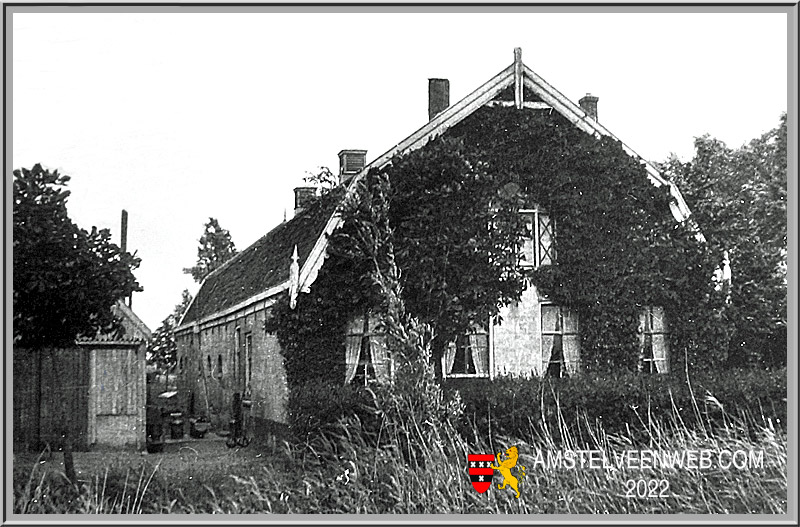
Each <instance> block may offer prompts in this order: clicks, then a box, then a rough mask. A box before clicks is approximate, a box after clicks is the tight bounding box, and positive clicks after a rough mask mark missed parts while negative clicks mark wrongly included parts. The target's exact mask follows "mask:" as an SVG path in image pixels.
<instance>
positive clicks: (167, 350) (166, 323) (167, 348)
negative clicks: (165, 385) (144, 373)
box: [147, 289, 192, 371]
mask: <svg viewBox="0 0 800 527" xmlns="http://www.w3.org/2000/svg"><path fill="white" fill-rule="evenodd" d="M191 302H192V295H191V294H190V293H189V290H188V289H184V290H183V293H182V294H181V302H180V304H177V305H176V306H175V309H173V311H172V313H170V314H169V316H167V318H165V319H164V320H163V321H162V322H161V325H160V326H159V327H158V329H156V330H155V331H154V332H153V338H152V339H151V340H150V343H149V344H148V346H147V360H148V361H149V362H151V363H155V364H156V365H157V366H158V368H159V369H161V370H163V371H166V370H170V369H172V368H174V367H175V363H176V361H177V351H178V346H177V345H176V344H175V328H176V327H177V325H178V323H179V322H180V320H181V317H182V316H183V314H184V313H185V312H186V310H187V309H188V308H189V304H190V303H191Z"/></svg>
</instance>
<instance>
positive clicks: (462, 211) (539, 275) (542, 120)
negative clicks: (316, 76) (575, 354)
mask: <svg viewBox="0 0 800 527" xmlns="http://www.w3.org/2000/svg"><path fill="white" fill-rule="evenodd" d="M378 172H380V173H381V174H382V175H383V176H384V177H377V175H378V174H377V173H378ZM378 181H388V184H389V190H387V195H388V203H389V207H388V211H387V214H388V223H389V227H390V231H391V236H392V244H393V248H394V255H395V258H396V263H397V267H398V268H399V270H400V276H399V280H400V290H401V291H402V295H403V300H404V303H405V306H406V309H407V310H408V313H409V314H411V315H413V316H414V317H416V318H418V319H419V320H420V321H422V322H423V323H425V324H428V325H430V327H432V328H433V332H434V341H433V343H432V349H433V352H434V357H433V359H434V361H433V363H434V365H436V366H437V367H438V366H439V365H440V361H439V360H438V359H439V357H440V354H441V352H442V350H443V349H444V346H445V344H446V342H448V341H451V340H452V339H453V338H455V336H457V335H458V334H461V333H463V332H465V331H467V330H468V329H469V328H470V327H471V326H472V325H473V324H475V323H481V322H483V321H486V320H487V319H488V318H489V317H490V316H497V315H499V314H500V313H501V308H502V307H503V306H505V305H508V304H510V303H513V302H516V301H518V300H519V299H520V297H521V294H522V292H523V291H524V290H525V288H526V287H528V286H529V285H530V284H533V285H535V286H536V287H537V288H538V289H539V290H540V292H541V293H543V294H545V295H547V296H548V297H549V298H550V299H551V300H552V301H553V302H555V303H557V304H561V305H566V306H570V307H571V308H573V309H574V310H576V311H577V312H578V314H579V316H580V320H581V341H582V349H583V351H582V357H583V361H584V364H585V365H586V366H587V367H588V368H590V369H594V370H599V371H602V370H605V369H634V368H635V367H636V364H637V360H638V349H637V346H638V338H637V333H636V330H637V325H638V312H639V310H640V309H641V308H642V306H646V305H659V306H663V307H664V308H665V310H666V313H667V316H668V317H669V320H670V325H671V328H672V332H671V340H672V349H673V351H674V356H675V357H676V358H678V359H679V361H682V360H683V358H686V359H688V360H689V364H700V363H709V362H710V363H715V362H718V361H720V360H722V359H724V356H720V355H721V354H720V353H717V350H718V349H721V348H717V345H718V344H719V343H721V342H723V341H724V339H725V338H727V335H728V332H729V327H728V325H727V323H726V321H725V317H724V310H723V309H722V306H723V302H722V298H721V296H720V295H719V294H717V292H716V291H715V290H714V289H713V286H712V280H711V277H712V274H713V271H714V269H715V267H716V265H717V263H718V262H717V261H715V259H714V258H713V257H712V255H711V254H710V253H709V251H708V250H707V247H706V246H705V245H704V244H703V243H702V242H699V241H698V240H697V238H696V237H695V234H696V233H695V232H694V231H692V229H690V228H689V227H688V226H686V225H682V224H678V223H676V221H675V220H674V218H673V217H672V215H671V213H670V210H669V199H670V198H669V195H668V193H667V190H666V187H665V186H662V187H656V186H654V185H652V184H651V183H650V182H649V180H648V176H647V173H646V170H645V167H644V166H643V164H642V163H641V162H639V161H638V160H636V159H634V158H632V157H630V156H629V155H628V154H627V153H626V152H625V151H624V150H623V148H622V146H621V145H620V144H619V143H618V142H616V141H614V140H612V139H610V138H605V137H604V138H596V137H593V136H591V135H588V134H586V133H584V132H582V131H580V130H578V129H577V128H575V126H574V125H573V124H572V123H570V122H568V121H567V120H566V119H564V118H562V117H561V116H560V115H559V114H551V113H549V112H537V111H532V110H523V111H520V110H517V109H514V108H491V109H490V108H481V109H479V110H478V111H476V112H475V113H474V114H473V115H471V116H470V117H468V118H467V119H465V120H464V121H462V122H461V123H459V124H458V125H456V126H454V127H453V128H451V129H450V130H449V131H448V132H447V134H445V135H444V136H442V137H439V138H436V139H433V140H431V141H429V142H428V143H427V144H426V145H425V146H424V147H422V148H420V149H418V150H415V151H412V152H410V153H406V154H404V155H402V156H398V157H396V158H394V159H393V160H392V161H391V163H389V164H388V165H387V166H385V167H383V168H382V169H380V170H378V169H373V170H372V171H371V172H370V174H369V177H368V179H367V181H366V184H367V186H368V187H369V185H370V184H377V183H376V182H378ZM533 204H537V205H539V206H541V207H544V208H545V209H546V210H547V211H548V212H549V214H550V215H551V217H552V218H554V219H555V222H556V236H555V248H556V253H557V254H558V258H557V262H556V263H555V264H554V265H546V266H542V267H540V268H539V269H537V270H534V271H529V270H525V269H524V268H521V267H519V266H518V265H517V258H518V256H517V252H518V249H519V247H520V246H521V243H522V241H523V237H524V236H525V234H526V233H525V229H524V225H523V224H522V221H521V218H520V215H519V214H518V211H519V209H520V208H525V207H529V206H531V205H533ZM363 206H364V207H369V203H364V204H363ZM358 210H359V209H358V208H351V209H349V210H348V209H346V208H345V209H343V211H342V217H343V219H344V220H345V221H344V226H343V227H342V228H341V229H342V230H341V231H340V233H345V232H346V230H347V229H348V228H349V227H348V224H351V223H352V222H364V221H367V222H369V221H375V220H374V218H370V216H369V215H365V214H363V213H361V214H359V213H357V211H358ZM362 212H363V211H362ZM329 253H330V256H329V257H328V260H327V261H326V263H325V264H324V265H323V268H322V269H323V271H322V272H321V273H320V278H319V279H318V282H319V280H321V279H323V280H324V279H327V278H326V277H327V276H328V274H327V273H328V272H329V271H330V270H333V269H337V268H341V269H347V273H345V274H344V275H341V276H346V277H347V278H343V279H342V281H341V282H339V288H351V287H352V289H350V290H349V291H348V292H347V293H342V292H341V291H337V292H336V293H335V294H334V293H333V292H330V293H327V294H329V295H330V296H325V295H323V294H321V293H322V291H323V289H324V286H323V284H324V282H322V283H320V285H317V284H315V287H312V293H311V295H312V297H313V298H315V299H316V300H315V301H314V302H311V303H306V305H308V306H309V310H308V311H306V312H305V313H301V311H302V309H298V310H297V312H295V313H292V314H291V315H283V316H284V317H285V316H289V317H294V318H295V319H296V320H297V321H298V322H297V323H298V325H302V323H301V322H300V319H302V318H303V317H308V320H309V321H311V320H312V319H319V318H320V313H321V311H320V310H321V309H322V306H324V308H325V309H327V310H329V311H330V312H331V313H332V312H337V311H338V312H339V313H344V312H346V311H347V309H349V308H351V307H352V306H354V305H369V304H370V303H371V302H374V301H375V299H374V298H370V297H371V296H372V292H371V289H370V288H369V287H363V285H364V284H359V280H360V278H359V275H358V274H359V273H360V272H361V271H362V270H363V269H362V267H363V265H364V261H363V260H362V259H361V257H360V256H359V252H358V250H357V246H355V245H353V244H352V239H351V238H349V237H348V236H346V235H337V234H336V233H335V234H334V235H333V236H332V237H331V239H330V243H329ZM345 262H351V264H352V265H349V266H348V265H347V264H346V263H345ZM326 268H327V269H326ZM348 273H349V274H348ZM315 288H316V289H315ZM315 291H316V292H315ZM342 294H344V295H346V297H347V298H346V299H342V298H341V295H342ZM314 295H316V296H314ZM301 296H303V295H301ZM337 298H338V300H337ZM300 305H301V304H298V306H300ZM337 305H339V306H341V307H342V309H339V308H337ZM313 306H318V307H313ZM496 319H497V320H498V322H499V323H502V320H500V319H499V317H497V318H496ZM330 338H331V341H337V339H338V341H341V333H340V334H339V335H338V336H337V335H336V334H334V333H331V334H330ZM282 343H283V342H282ZM337 353H338V352H337ZM722 354H723V355H724V352H723V353H722ZM342 356H343V355H342V353H338V355H337V357H342Z"/></svg>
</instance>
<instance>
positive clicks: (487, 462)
mask: <svg viewBox="0 0 800 527" xmlns="http://www.w3.org/2000/svg"><path fill="white" fill-rule="evenodd" d="M467 461H468V462H469V464H468V467H469V480H470V481H471V482H472V486H473V487H475V490H477V491H478V492H480V493H481V494H483V493H484V492H486V491H487V490H489V486H490V485H491V484H492V476H493V475H494V469H493V468H490V467H491V466H492V463H494V456H493V455H491V454H469V456H468V459H467Z"/></svg>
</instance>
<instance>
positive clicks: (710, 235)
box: [663, 114, 788, 365]
mask: <svg viewBox="0 0 800 527" xmlns="http://www.w3.org/2000/svg"><path fill="white" fill-rule="evenodd" d="M786 163H787V153H786V114H783V116H782V117H781V122H780V124H779V125H778V126H777V127H776V128H775V129H773V130H770V131H769V132H767V133H765V134H764V135H762V136H761V137H759V138H757V139H754V140H752V141H750V143H748V144H746V145H743V146H742V147H740V148H735V149H734V148H729V147H727V146H726V145H725V144H724V143H723V142H721V141H719V140H716V139H713V138H711V137H708V136H703V137H699V138H697V139H696V140H695V156H694V158H693V159H692V160H691V161H689V162H688V163H682V162H680V160H678V159H677V158H675V157H674V156H673V158H671V159H670V160H669V161H667V162H666V163H665V164H664V167H663V168H664V170H665V171H666V172H667V173H668V174H669V175H670V177H672V178H673V179H674V180H675V181H676V183H677V184H678V185H679V186H680V188H681V190H682V192H683V195H684V197H685V198H686V201H687V203H688V204H689V207H690V208H691V209H692V211H693V213H694V216H695V218H696V219H697V222H698V224H699V225H700V227H701V229H702V230H703V233H704V234H705V236H706V238H707V239H708V241H709V244H710V247H711V250H712V251H713V253H714V254H716V255H717V256H718V257H720V258H721V256H722V253H723V251H726V250H727V251H729V257H730V266H731V269H732V283H731V291H730V305H729V306H726V317H727V318H728V319H730V320H731V321H733V324H734V326H735V333H734V334H733V336H732V339H731V342H730V347H729V350H728V352H729V359H730V362H731V363H733V364H739V365H744V364H750V365H753V364H759V363H760V364H768V365H769V364H772V365H776V364H786V346H787V342H786V301H787V297H786V292H787V280H786V260H787V254H788V253H787V245H786V225H787V216H786V193H787V179H786Z"/></svg>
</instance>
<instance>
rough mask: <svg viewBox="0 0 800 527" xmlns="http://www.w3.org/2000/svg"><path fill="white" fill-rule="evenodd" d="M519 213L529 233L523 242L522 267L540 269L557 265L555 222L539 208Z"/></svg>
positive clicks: (523, 210)
mask: <svg viewBox="0 0 800 527" xmlns="http://www.w3.org/2000/svg"><path fill="white" fill-rule="evenodd" d="M519 213H520V215H522V218H523V221H524V222H525V228H526V231H527V235H526V236H525V238H524V240H523V242H522V249H521V252H520V265H521V266H523V267H539V266H540V265H551V264H553V263H555V261H556V248H555V243H554V239H555V220H553V218H552V217H551V216H550V215H549V214H548V213H547V212H545V211H544V210H542V209H540V208H539V207H534V208H532V209H522V210H520V211H519Z"/></svg>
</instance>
